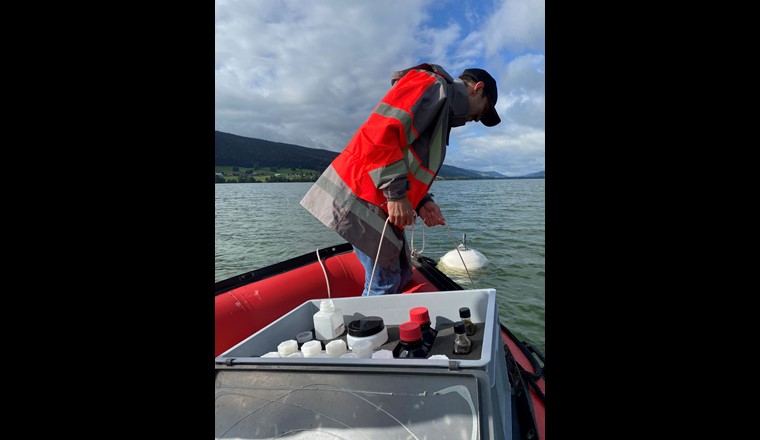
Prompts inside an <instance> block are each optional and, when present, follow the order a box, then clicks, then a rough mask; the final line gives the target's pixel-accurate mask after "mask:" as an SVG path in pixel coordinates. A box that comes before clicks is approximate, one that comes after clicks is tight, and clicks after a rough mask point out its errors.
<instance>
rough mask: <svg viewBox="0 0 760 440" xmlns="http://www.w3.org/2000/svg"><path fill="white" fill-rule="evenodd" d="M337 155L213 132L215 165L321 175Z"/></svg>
mask: <svg viewBox="0 0 760 440" xmlns="http://www.w3.org/2000/svg"><path fill="white" fill-rule="evenodd" d="M337 156H338V153H336V152H334V151H327V150H321V149H318V148H306V147H302V146H300V145H293V144H283V143H280V142H271V141H265V140H264V139H256V138H248V137H243V136H237V135H234V134H229V133H222V132H221V131H214V165H221V166H224V165H231V166H238V167H246V168H264V167H277V168H305V169H309V170H314V171H318V172H320V173H321V172H322V171H324V169H325V168H327V166H328V165H330V162H332V161H333V159H335V158H336V157H337Z"/></svg>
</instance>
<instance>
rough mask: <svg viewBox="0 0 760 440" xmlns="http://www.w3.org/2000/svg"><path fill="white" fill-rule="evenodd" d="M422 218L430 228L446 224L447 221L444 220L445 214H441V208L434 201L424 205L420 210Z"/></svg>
mask: <svg viewBox="0 0 760 440" xmlns="http://www.w3.org/2000/svg"><path fill="white" fill-rule="evenodd" d="M420 217H422V220H424V221H425V224H426V225H428V226H435V225H445V224H446V220H444V218H443V214H441V208H439V207H438V205H437V204H436V203H435V202H434V201H432V200H430V201H428V202H427V203H425V204H424V205H422V207H421V208H420Z"/></svg>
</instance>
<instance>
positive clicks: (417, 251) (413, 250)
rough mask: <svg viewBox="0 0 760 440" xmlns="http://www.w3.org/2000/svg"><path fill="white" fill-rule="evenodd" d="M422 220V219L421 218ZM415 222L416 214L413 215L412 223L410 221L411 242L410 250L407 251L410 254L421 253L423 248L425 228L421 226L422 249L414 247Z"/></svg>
mask: <svg viewBox="0 0 760 440" xmlns="http://www.w3.org/2000/svg"><path fill="white" fill-rule="evenodd" d="M423 221H424V219H423ZM416 223H417V215H416V214H415V216H414V223H412V243H411V247H412V249H411V251H410V252H409V253H410V254H411V255H422V251H424V250H425V228H422V249H420V250H417V249H415V248H414V225H415V224H416Z"/></svg>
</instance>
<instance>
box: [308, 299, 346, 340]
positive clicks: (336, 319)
mask: <svg viewBox="0 0 760 440" xmlns="http://www.w3.org/2000/svg"><path fill="white" fill-rule="evenodd" d="M345 331H346V324H344V323H343V311H341V310H340V309H337V308H335V303H333V300H331V299H325V300H322V302H320V303H319V311H318V312H317V313H315V314H314V336H316V338H317V339H318V340H320V341H329V340H331V339H335V338H337V337H338V336H340V335H342V334H343V332H345Z"/></svg>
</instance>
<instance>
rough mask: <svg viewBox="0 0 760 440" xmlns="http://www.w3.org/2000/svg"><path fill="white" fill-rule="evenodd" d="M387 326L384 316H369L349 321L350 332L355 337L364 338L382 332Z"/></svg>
mask: <svg viewBox="0 0 760 440" xmlns="http://www.w3.org/2000/svg"><path fill="white" fill-rule="evenodd" d="M384 328H385V324H384V323H383V318H381V317H379V316H367V317H366V318H361V319H357V320H355V321H351V322H349V323H348V334H349V335H350V336H353V337H355V338H363V337H365V336H372V335H376V334H378V333H380V332H381V331H382V330H383V329H384Z"/></svg>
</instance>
